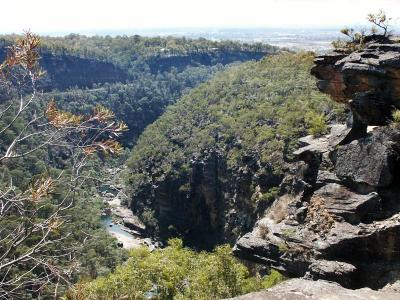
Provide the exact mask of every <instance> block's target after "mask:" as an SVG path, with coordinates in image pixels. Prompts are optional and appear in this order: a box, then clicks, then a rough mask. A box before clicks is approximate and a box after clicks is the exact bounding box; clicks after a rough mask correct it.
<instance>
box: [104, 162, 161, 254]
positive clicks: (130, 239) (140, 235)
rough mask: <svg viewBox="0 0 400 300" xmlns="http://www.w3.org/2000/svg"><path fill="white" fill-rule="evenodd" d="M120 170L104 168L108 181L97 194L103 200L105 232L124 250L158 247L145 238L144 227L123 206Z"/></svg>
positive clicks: (124, 197)
mask: <svg viewBox="0 0 400 300" xmlns="http://www.w3.org/2000/svg"><path fill="white" fill-rule="evenodd" d="M121 171H122V169H120V168H105V170H104V172H105V173H106V176H105V177H104V178H109V180H107V181H105V182H103V183H102V185H101V186H100V188H99V190H100V191H99V194H100V196H101V198H102V199H103V205H104V208H103V211H102V219H103V224H104V225H105V227H106V229H107V231H108V232H109V233H110V234H111V235H112V236H114V237H115V238H116V239H117V240H118V245H119V246H120V247H123V248H125V249H132V248H139V247H142V246H147V247H149V249H150V250H152V249H155V248H157V247H158V243H156V242H154V241H152V240H151V239H150V238H147V237H146V236H145V233H146V227H145V225H144V224H143V223H142V222H141V221H140V220H139V218H138V217H137V216H135V215H134V214H133V212H132V211H131V210H130V209H129V208H127V207H125V206H124V205H123V202H124V199H126V196H125V194H124V192H123V186H122V184H121V183H119V178H120V172H121Z"/></svg>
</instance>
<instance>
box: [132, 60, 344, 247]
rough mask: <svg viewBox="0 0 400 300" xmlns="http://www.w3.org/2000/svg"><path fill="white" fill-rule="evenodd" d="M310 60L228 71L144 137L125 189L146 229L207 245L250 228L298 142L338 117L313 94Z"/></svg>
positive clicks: (172, 110) (272, 195)
mask: <svg viewBox="0 0 400 300" xmlns="http://www.w3.org/2000/svg"><path fill="white" fill-rule="evenodd" d="M312 58H313V56H312V55H310V54H306V53H303V54H296V55H294V54H281V55H277V56H274V57H270V58H266V59H264V60H262V61H260V62H250V63H245V64H243V65H241V66H237V67H233V68H231V69H229V70H227V71H226V72H222V73H220V74H218V75H217V76H216V77H215V78H213V79H212V80H211V81H209V82H207V83H205V84H203V85H201V86H200V87H198V88H196V89H194V90H192V91H191V92H190V93H189V94H187V95H185V96H184V97H183V98H182V99H180V100H179V101H178V102H177V103H176V104H175V105H173V106H171V107H170V108H169V109H168V110H167V111H166V113H165V114H163V115H162V116H161V117H160V118H159V119H158V120H157V121H156V122H155V123H154V124H152V125H150V126H149V127H148V128H147V129H146V130H145V131H144V133H143V134H142V135H141V137H140V138H139V140H138V143H137V145H136V147H135V148H134V149H133V151H132V157H131V158H130V159H129V161H128V166H129V175H128V176H127V177H128V178H127V186H128V188H129V190H130V194H131V195H132V199H131V201H130V203H129V205H130V207H131V209H132V210H133V211H134V212H135V213H136V214H138V216H141V218H142V220H143V221H144V222H145V223H146V225H147V229H148V231H149V233H151V234H153V235H156V236H159V237H161V238H162V239H166V238H167V237H169V236H182V237H183V238H184V240H185V242H187V243H188V244H190V245H194V246H196V247H200V248H210V247H213V246H214V245H215V244H218V243H221V242H230V243H233V242H234V241H235V240H236V238H237V237H239V236H240V235H241V234H243V233H245V232H246V231H248V230H249V229H250V228H251V227H252V226H253V224H254V222H255V221H256V216H257V214H261V213H263V211H264V210H265V208H266V207H268V206H269V205H270V202H271V201H273V200H274V199H275V196H276V192H277V187H278V186H279V184H280V183H281V182H282V179H283V175H284V173H285V172H287V171H289V169H288V168H289V167H288V164H287V162H288V161H290V160H291V159H292V151H293V150H294V149H295V148H296V147H297V145H298V144H297V138H298V137H300V136H304V135H306V134H307V132H312V133H314V134H323V133H324V132H325V131H326V130H327V122H328V121H334V120H335V119H337V118H338V117H339V116H341V113H340V110H339V109H337V108H336V107H335V106H334V105H333V103H332V102H329V101H328V98H327V97H326V96H324V95H322V94H321V93H319V92H318V91H317V90H316V87H315V80H314V79H313V78H312V77H311V76H310V75H309V71H310V68H311V65H312Z"/></svg>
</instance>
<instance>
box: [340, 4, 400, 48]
mask: <svg viewBox="0 0 400 300" xmlns="http://www.w3.org/2000/svg"><path fill="white" fill-rule="evenodd" d="M367 21H368V22H370V23H371V24H372V27H371V30H370V33H367V30H366V29H361V30H360V31H356V30H355V29H354V28H348V27H346V28H343V29H342V30H340V32H341V33H342V34H343V35H345V36H346V37H347V40H341V39H338V40H336V41H333V42H332V46H333V47H334V48H335V49H338V50H340V51H344V52H346V53H351V52H354V51H357V50H360V49H363V48H365V45H366V42H367V41H368V40H369V41H370V38H369V37H370V36H375V39H376V38H377V37H379V36H381V38H383V39H385V38H388V37H389V36H390V35H391V33H390V31H389V28H390V22H391V21H392V18H389V17H388V16H387V15H386V13H385V12H384V11H383V10H379V11H378V12H377V13H374V14H373V13H371V14H368V16H367Z"/></svg>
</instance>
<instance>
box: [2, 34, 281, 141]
mask: <svg viewBox="0 0 400 300" xmlns="http://www.w3.org/2000/svg"><path fill="white" fill-rule="evenodd" d="M17 38H18V36H0V61H3V60H4V58H5V56H6V53H7V47H8V46H9V45H10V44H11V43H12V42H13V41H15V40H16V39H17ZM276 52H278V49H277V48H276V47H272V46H269V45H266V44H244V43H239V42H231V41H223V42H213V41H208V40H206V39H194V40H193V39H186V38H174V37H167V38H147V37H140V36H131V37H128V36H117V37H113V38H112V37H97V36H96V37H86V36H82V35H77V34H71V35H68V36H66V37H60V38H54V37H41V45H40V56H41V61H40V64H41V67H42V68H43V69H44V70H45V71H46V74H45V76H43V77H42V78H41V79H40V81H38V83H37V88H38V90H39V91H43V92H44V93H45V95H44V97H45V98H46V99H49V98H53V97H54V98H55V99H56V100H57V102H58V104H59V105H60V107H62V108H64V109H67V110H70V111H74V112H76V113H83V112H84V113H87V112H88V111H90V109H91V108H92V107H93V106H94V105H96V104H102V105H104V106H106V107H108V108H110V109H111V110H112V111H113V112H114V113H115V114H116V116H117V118H118V119H120V120H123V121H124V122H125V123H126V124H127V125H128V127H129V132H128V133H126V134H125V136H124V145H125V146H132V145H133V144H134V143H135V141H136V139H137V137H138V136H139V135H140V133H141V132H142V131H143V129H144V128H145V127H146V126H147V125H148V124H151V123H152V122H154V121H155V120H156V119H157V117H158V116H160V115H161V114H162V112H163V111H164V109H165V108H166V107H167V106H168V105H170V104H172V103H174V102H175V101H176V100H177V99H179V98H180V97H181V96H182V95H183V94H184V93H185V92H186V91H187V90H189V89H191V88H193V87H195V86H197V85H198V84H199V83H202V82H204V81H206V80H208V79H210V78H211V77H212V76H213V75H214V74H215V73H216V72H218V71H220V70H223V69H224V68H226V67H228V65H229V64H232V63H235V62H236V63H240V62H244V61H248V60H259V59H261V58H262V57H263V56H265V55H270V54H274V53H276ZM10 97H12V94H11V95H10V94H8V93H4V92H1V91H0V100H1V99H2V98H5V99H7V98H10Z"/></svg>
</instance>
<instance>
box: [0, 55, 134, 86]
mask: <svg viewBox="0 0 400 300" xmlns="http://www.w3.org/2000/svg"><path fill="white" fill-rule="evenodd" d="M6 54H7V51H6V48H0V61H3V60H4V59H5V57H6ZM40 56H41V59H40V66H41V67H42V68H43V69H44V70H45V71H46V74H45V76H44V78H42V79H41V80H40V81H39V88H40V89H41V90H44V91H45V92H47V91H51V90H53V89H58V90H64V89H66V88H70V87H75V86H77V87H91V86H92V85H93V84H95V83H96V84H98V83H100V84H102V83H105V82H109V83H113V82H124V81H126V80H127V78H128V76H127V74H126V73H125V72H124V71H123V70H122V69H120V68H118V67H116V66H115V65H114V64H112V63H109V62H103V61H100V60H96V59H89V58H80V57H78V56H74V55H69V54H63V55H53V54H52V53H49V52H45V51H42V52H41V53H40Z"/></svg>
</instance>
